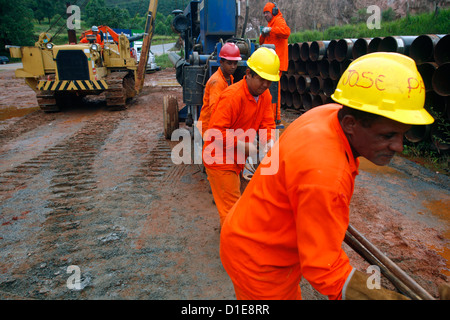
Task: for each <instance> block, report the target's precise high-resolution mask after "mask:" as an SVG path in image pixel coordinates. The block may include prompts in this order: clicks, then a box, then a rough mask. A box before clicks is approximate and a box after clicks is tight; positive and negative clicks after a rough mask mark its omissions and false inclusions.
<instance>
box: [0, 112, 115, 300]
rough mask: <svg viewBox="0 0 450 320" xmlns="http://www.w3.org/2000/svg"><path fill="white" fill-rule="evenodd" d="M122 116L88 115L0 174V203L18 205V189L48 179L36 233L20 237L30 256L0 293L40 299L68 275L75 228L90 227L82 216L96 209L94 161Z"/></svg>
mask: <svg viewBox="0 0 450 320" xmlns="http://www.w3.org/2000/svg"><path fill="white" fill-rule="evenodd" d="M123 117H124V116H123V113H122V114H119V113H107V114H106V116H101V117H98V119H93V120H88V121H87V122H86V125H85V126H83V127H82V128H81V129H80V130H79V131H77V132H76V133H75V134H74V135H72V136H71V137H69V138H68V139H66V140H65V141H62V142H60V143H58V144H57V145H55V146H53V147H51V148H49V149H47V150H46V151H44V152H43V153H42V154H41V155H39V156H38V157H35V158H33V159H31V160H28V161H26V162H24V163H22V164H21V165H19V166H16V167H14V168H12V169H11V170H7V171H5V172H3V173H1V174H0V182H1V189H0V200H1V201H2V202H3V201H5V200H8V199H11V201H15V204H18V203H17V202H18V201H20V200H21V199H20V196H17V194H16V193H17V192H19V191H20V189H27V188H32V186H33V181H34V180H35V179H37V178H36V177H37V176H39V175H42V176H45V179H46V180H47V181H48V184H49V188H48V190H46V191H45V192H44V193H46V197H47V199H46V201H45V203H46V205H45V208H44V209H42V208H34V209H36V211H38V212H39V215H41V220H43V222H42V225H41V227H40V228H39V232H38V233H37V234H35V235H34V236H28V238H27V239H23V241H24V242H25V243H26V244H24V245H25V247H26V248H27V250H28V252H29V253H28V255H29V257H32V258H30V259H25V260H27V261H25V262H24V261H22V262H24V263H23V265H21V266H19V267H18V269H16V270H15V271H13V273H16V276H15V277H14V279H12V280H11V279H9V281H7V282H6V283H3V284H2V283H1V282H0V288H1V290H2V291H3V292H11V293H13V294H23V295H24V296H27V297H30V296H31V297H36V298H42V294H46V293H48V292H50V291H51V290H52V289H53V288H55V287H57V286H61V283H60V282H61V281H63V280H64V279H65V278H67V276H66V275H65V274H66V268H67V265H68V262H70V261H69V260H70V259H68V258H67V256H69V255H70V254H71V253H72V252H74V251H76V250H77V248H78V245H79V244H78V242H77V240H79V238H80V236H79V232H80V231H81V232H83V233H86V234H88V233H90V232H91V230H90V225H89V223H87V224H86V221H88V220H89V215H90V214H91V210H92V209H93V208H94V205H93V203H91V201H92V199H93V196H94V195H95V189H96V181H95V176H94V175H93V171H92V163H93V161H94V158H95V156H96V155H97V152H98V150H99V149H100V147H101V146H102V145H103V143H104V141H105V139H106V138H107V137H108V135H109V134H110V133H111V132H112V131H113V130H114V129H115V128H116V127H117V125H118V123H119V122H120V121H121V120H122V119H123ZM40 179H41V180H42V178H40ZM41 196H42V194H41ZM13 197H15V198H18V199H13ZM37 197H39V196H36V198H37ZM42 216H44V217H42ZM1 218H2V220H5V219H6V220H7V219H9V218H10V217H5V215H4V214H3V215H2V217H1ZM13 219H14V217H13ZM4 224H5V223H4ZM69 264H70V263H69ZM61 277H63V279H60V278H61ZM64 281H65V280H64Z"/></svg>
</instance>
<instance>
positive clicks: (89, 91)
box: [7, 0, 158, 112]
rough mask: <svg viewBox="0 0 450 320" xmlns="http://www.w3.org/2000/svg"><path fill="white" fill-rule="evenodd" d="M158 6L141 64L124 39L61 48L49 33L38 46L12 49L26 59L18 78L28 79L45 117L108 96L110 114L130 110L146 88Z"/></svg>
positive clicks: (151, 14)
mask: <svg viewBox="0 0 450 320" xmlns="http://www.w3.org/2000/svg"><path fill="white" fill-rule="evenodd" d="M157 6H158V1H157V0H151V1H150V3H149V7H148V12H147V22H146V26H145V32H144V34H143V40H142V41H143V45H142V54H141V55H140V61H139V62H138V61H137V60H136V58H135V57H134V56H133V55H132V54H131V52H130V41H129V39H128V38H127V37H126V36H125V35H124V34H121V35H119V37H118V39H116V41H114V40H113V41H111V42H110V41H108V40H107V37H105V38H104V39H105V40H104V42H103V43H102V44H99V43H97V42H96V36H95V35H89V34H88V35H86V37H87V39H88V40H89V41H88V43H78V44H75V43H71V44H65V45H55V44H53V43H52V41H51V40H52V39H51V36H50V35H49V34H47V33H42V34H41V35H40V37H39V39H38V41H37V42H36V43H35V45H34V46H27V47H18V46H7V48H9V50H10V54H11V57H13V58H20V59H21V60H22V64H23V68H21V69H17V70H16V77H18V78H24V79H25V82H26V83H27V85H28V86H30V87H31V88H32V89H33V90H34V91H35V92H36V97H37V101H38V104H39V107H40V108H41V109H42V110H43V111H45V112H55V111H59V110H60V109H61V107H62V106H64V104H65V103H67V102H73V101H77V100H81V99H82V98H83V97H85V96H87V95H98V94H101V93H103V92H104V93H105V95H106V105H107V107H108V109H110V110H123V109H125V108H126V103H127V100H128V99H129V98H132V97H134V96H135V95H136V94H138V93H139V92H140V91H141V90H142V87H143V83H144V77H145V71H146V66H147V60H148V52H149V50H150V44H151V39H152V36H153V31H154V21H155V17H156V10H157Z"/></svg>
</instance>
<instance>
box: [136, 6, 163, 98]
mask: <svg viewBox="0 0 450 320" xmlns="http://www.w3.org/2000/svg"><path fill="white" fill-rule="evenodd" d="M157 7H158V0H150V3H149V5H148V12H147V21H146V23H145V33H144V39H143V41H142V49H141V57H140V59H139V64H138V69H137V75H136V91H137V92H140V91H141V90H142V87H143V86H144V79H145V71H146V69H147V62H148V53H149V51H150V45H151V42H152V37H153V32H154V30H155V19H156V9H157Z"/></svg>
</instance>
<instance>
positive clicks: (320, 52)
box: [309, 41, 330, 61]
mask: <svg viewBox="0 0 450 320" xmlns="http://www.w3.org/2000/svg"><path fill="white" fill-rule="evenodd" d="M329 43H330V41H313V42H311V45H310V46H309V59H310V60H311V61H318V60H322V59H323V58H325V57H326V55H327V48H328V44H329Z"/></svg>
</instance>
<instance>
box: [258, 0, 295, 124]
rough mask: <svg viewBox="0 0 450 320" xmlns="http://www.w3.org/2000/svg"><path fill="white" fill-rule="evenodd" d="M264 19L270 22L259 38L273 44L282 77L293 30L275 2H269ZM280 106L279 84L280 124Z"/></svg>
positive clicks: (277, 106) (276, 108)
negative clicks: (278, 59)
mask: <svg viewBox="0 0 450 320" xmlns="http://www.w3.org/2000/svg"><path fill="white" fill-rule="evenodd" d="M263 12H264V18H265V19H266V21H267V22H268V24H267V27H264V28H263V29H262V32H261V35H260V37H259V44H261V45H263V44H273V45H275V51H276V53H277V55H278V57H279V58H280V75H281V73H282V72H283V71H287V69H288V64H289V58H288V38H289V35H290V34H291V29H290V28H289V27H288V25H287V24H286V21H285V20H284V18H283V15H282V14H281V12H280V9H279V8H278V6H277V5H276V4H275V3H273V2H268V3H267V4H266V5H265V6H264V9H263ZM280 105H281V90H280V84H279V83H278V101H277V103H274V104H273V105H272V106H273V113H274V118H275V121H276V123H280V120H281V117H280V112H281V111H280Z"/></svg>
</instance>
